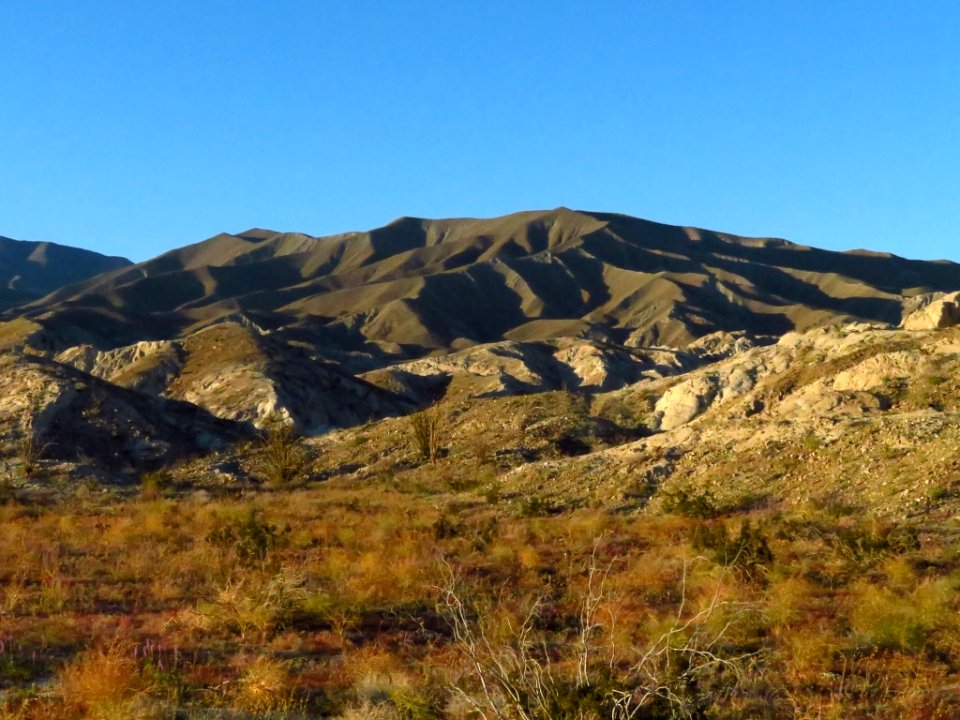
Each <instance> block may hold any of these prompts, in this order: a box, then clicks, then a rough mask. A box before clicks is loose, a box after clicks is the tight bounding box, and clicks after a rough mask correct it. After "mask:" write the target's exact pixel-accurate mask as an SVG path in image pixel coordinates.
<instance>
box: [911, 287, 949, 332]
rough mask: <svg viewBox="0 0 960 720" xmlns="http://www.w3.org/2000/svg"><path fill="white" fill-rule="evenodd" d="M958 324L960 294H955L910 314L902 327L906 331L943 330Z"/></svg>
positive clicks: (940, 298) (944, 296)
mask: <svg viewBox="0 0 960 720" xmlns="http://www.w3.org/2000/svg"><path fill="white" fill-rule="evenodd" d="M958 324H960V292H953V293H950V294H949V295H943V296H941V297H939V298H937V299H935V300H933V301H932V302H930V303H929V304H928V305H926V306H924V307H921V308H920V309H918V310H914V311H913V312H911V313H909V314H908V315H907V316H906V317H905V318H904V319H903V322H901V323H900V326H901V327H902V328H903V329H904V330H941V329H943V328H949V327H954V326H955V325H958Z"/></svg>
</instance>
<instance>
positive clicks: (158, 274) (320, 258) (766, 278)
mask: <svg viewBox="0 0 960 720" xmlns="http://www.w3.org/2000/svg"><path fill="white" fill-rule="evenodd" d="M957 287H960V265H956V264H954V263H950V262H930V261H915V260H907V259H904V258H899V257H897V256H892V255H886V254H877V253H871V252H869V251H850V252H846V253H839V252H833V251H827V250H820V249H817V248H812V247H807V246H803V245H797V244H794V243H791V242H789V241H787V240H784V239H781V238H754V237H742V236H737V235H733V234H729V233H723V232H717V231H712V230H706V229H702V228H694V227H681V226H672V225H666V224H662V223H656V222H652V221H648V220H642V219H639V218H633V217H630V216H628V215H621V214H615V213H599V212H588V211H573V210H569V209H567V208H557V209H554V210H545V211H525V212H521V213H514V214H511V215H505V216H501V217H496V218H488V219H483V218H479V219H478V218H452V219H438V220H433V219H425V218H414V217H400V218H397V219H396V220H394V221H393V222H391V223H389V224H387V225H385V226H383V227H380V228H375V229H373V230H370V231H366V232H352V233H343V234H338V235H330V236H323V237H312V236H309V235H305V234H303V233H291V232H274V231H272V230H268V229H263V228H251V229H249V230H246V231H244V232H241V233H239V234H236V235H231V234H227V233H220V234H218V235H215V236H213V237H211V238H208V239H206V240H203V241H201V242H198V243H194V244H192V245H187V246H185V247H183V248H178V249H174V250H171V251H169V252H167V253H164V254H162V255H160V256H158V257H156V258H153V259H150V260H147V261H144V262H141V263H136V264H134V265H130V266H125V267H122V268H118V269H116V270H113V271H111V272H107V273H104V274H101V275H98V276H96V277H93V278H90V279H87V280H83V281H81V282H79V283H74V284H71V285H69V286H66V287H63V288H60V289H57V290H54V291H53V292H52V293H50V294H49V295H47V296H45V297H43V298H40V299H36V300H33V301H32V302H30V303H28V304H26V305H23V306H21V308H20V310H21V312H22V313H23V314H25V315H27V316H28V317H30V318H32V319H35V320H37V321H38V322H41V323H42V324H45V325H48V326H51V327H53V328H56V327H58V326H63V325H65V324H73V325H76V326H79V327H81V328H82V329H83V331H84V332H87V333H88V334H89V336H90V337H89V339H90V341H91V342H92V343H93V344H96V345H98V346H103V347H109V346H111V345H114V346H116V345H121V344H128V343H129V342H131V341H134V340H138V339H149V338H147V337H146V335H144V334H143V333H142V332H138V329H137V328H138V326H139V325H142V324H143V322H144V320H145V319H148V320H149V321H150V322H151V323H154V324H155V326H157V327H161V328H165V329H164V330H163V331H162V332H161V335H163V336H165V337H173V336H175V335H177V334H180V333H184V332H191V331H193V330H196V329H198V328H200V327H203V326H205V325H207V324H209V323H211V322H216V321H218V320H220V319H223V318H226V317H230V316H233V315H235V314H236V313H238V312H239V313H242V314H244V315H247V316H249V317H250V318H251V319H252V320H254V321H255V322H257V323H258V324H261V325H263V326H264V327H267V328H271V329H274V328H277V327H281V326H287V327H299V328H301V329H312V330H313V331H315V332H319V333H320V335H322V336H323V337H326V338H328V339H329V338H331V337H332V338H339V340H338V341H337V343H338V345H339V346H340V347H341V348H342V349H347V348H353V349H359V348H366V349H368V350H371V351H377V352H382V353H385V354H388V355H392V356H399V355H405V356H409V357H413V356H418V355H422V354H425V353H430V352H436V351H450V350H452V349H456V348H459V347H464V346H468V345H470V344H476V343H483V342H492V341H495V340H498V339H503V338H507V337H513V338H522V339H530V340H533V339H546V338H549V337H554V336H556V332H557V331H560V332H562V333H564V334H579V333H584V332H601V333H602V334H606V335H607V336H609V337H611V338H612V339H615V340H616V341H618V342H627V341H631V342H635V343H640V344H656V343H661V344H663V343H665V344H672V345H684V344H686V343H689V342H691V341H693V340H695V339H696V338H698V337H702V336H703V335H706V334H709V333H711V332H715V331H721V330H722V331H741V330H742V331H747V332H751V333H753V334H759V335H779V334H782V333H784V332H787V331H789V330H803V329H807V328H810V327H818V326H823V325H826V324H831V323H836V322H845V321H850V320H856V321H865V322H884V323H888V324H895V323H897V322H899V320H900V318H901V317H902V315H903V313H904V303H905V302H906V301H907V300H909V298H912V297H915V296H918V295H923V294H927V293H935V292H948V291H951V290H953V289H956V288H957ZM107 313H112V315H110V317H109V318H107V319H108V320H109V321H110V323H111V325H117V326H120V327H121V328H122V330H123V332H119V333H117V336H116V337H110V333H109V332H106V333H105V332H98V331H96V326H97V325H98V324H100V323H102V322H104V315H105V314H107ZM140 335H143V337H140ZM631 338H632V340H631Z"/></svg>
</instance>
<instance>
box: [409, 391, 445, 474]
mask: <svg viewBox="0 0 960 720" xmlns="http://www.w3.org/2000/svg"><path fill="white" fill-rule="evenodd" d="M409 422H410V433H411V435H412V436H413V442H414V444H415V446H416V449H417V452H418V454H419V455H420V457H421V458H423V459H424V460H427V461H429V462H431V463H435V462H436V461H437V458H438V457H440V426H441V424H442V422H443V414H442V412H441V411H440V408H439V407H438V406H437V405H431V406H430V407H428V408H426V409H424V410H421V411H420V412H416V413H414V414H413V415H411V416H410V419H409Z"/></svg>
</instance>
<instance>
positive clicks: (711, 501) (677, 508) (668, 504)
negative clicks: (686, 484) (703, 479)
mask: <svg viewBox="0 0 960 720" xmlns="http://www.w3.org/2000/svg"><path fill="white" fill-rule="evenodd" d="M661 498H662V501H661V502H662V505H661V506H662V508H663V511H664V512H665V513H669V514H670V515H680V516H682V517H687V518H694V519H697V520H710V519H712V518H715V517H719V516H720V515H721V514H722V510H721V509H720V506H719V505H718V504H717V501H716V499H715V498H714V496H713V493H711V492H710V491H709V490H703V491H701V492H697V491H695V490H691V489H687V488H679V489H677V490H674V491H672V492H663V493H661Z"/></svg>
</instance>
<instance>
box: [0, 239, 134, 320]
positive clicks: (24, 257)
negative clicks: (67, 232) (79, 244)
mask: <svg viewBox="0 0 960 720" xmlns="http://www.w3.org/2000/svg"><path fill="white" fill-rule="evenodd" d="M130 264H131V263H130V261H129V260H126V259H124V258H119V257H107V256H106V255H100V254H99V253H95V252H90V251H89V250H81V249H79V248H73V247H67V246H64V245H57V244H55V243H47V242H25V241H22V240H11V239H10V238H6V237H0V310H2V309H4V308H7V307H12V306H14V305H18V304H20V303H24V302H27V301H29V300H33V299H35V298H39V297H42V296H44V295H46V294H47V293H49V292H52V291H53V290H56V289H57V288H60V287H62V286H64V285H68V284H70V283H75V282H80V281H81V280H86V279H87V278H90V277H93V276H94V275H99V274H100V273H104V272H109V271H111V270H115V269H118V268H122V267H125V266H127V265H130Z"/></svg>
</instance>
